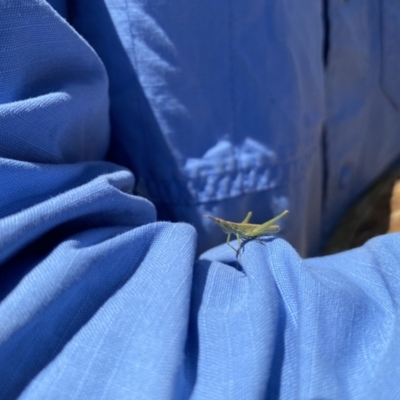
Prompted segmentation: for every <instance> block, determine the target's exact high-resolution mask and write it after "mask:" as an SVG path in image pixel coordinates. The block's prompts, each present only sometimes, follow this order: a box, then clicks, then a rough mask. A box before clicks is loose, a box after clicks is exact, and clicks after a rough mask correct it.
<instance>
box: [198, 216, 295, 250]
mask: <svg viewBox="0 0 400 400" xmlns="http://www.w3.org/2000/svg"><path fill="white" fill-rule="evenodd" d="M288 212H289V211H288V210H285V211H283V212H282V213H281V214H279V215H278V216H276V217H275V218H272V219H270V220H269V221H267V222H264V223H263V224H249V221H250V218H251V216H252V215H253V213H252V212H251V211H249V212H248V214H247V215H246V218H245V219H244V220H243V221H242V222H230V221H225V220H224V219H221V218H216V217H212V216H211V215H205V217H207V218H209V219H211V221H214V222H215V223H216V224H218V225H219V226H220V227H221V229H222V230H223V232H224V233H226V234H227V235H228V237H227V238H226V243H227V244H228V246H229V247H231V248H232V249H233V250H235V252H236V255H238V254H239V252H240V250H241V248H242V244H243V243H242V240H245V241H248V240H253V239H258V238H259V237H260V236H263V235H267V234H269V233H274V232H278V231H279V230H280V228H279V226H278V225H274V224H275V222H276V221H278V220H279V219H281V218H282V217H283V216H285V215H286V214H287V213H288ZM231 235H235V236H236V239H237V242H238V246H239V247H238V248H237V249H235V248H234V247H233V246H231V245H230V243H229V240H230V238H231Z"/></svg>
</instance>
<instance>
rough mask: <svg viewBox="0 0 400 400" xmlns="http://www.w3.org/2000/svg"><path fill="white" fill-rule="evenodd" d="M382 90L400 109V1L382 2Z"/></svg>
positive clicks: (389, 0) (382, 0)
mask: <svg viewBox="0 0 400 400" xmlns="http://www.w3.org/2000/svg"><path fill="white" fill-rule="evenodd" d="M381 23H382V25H381V38H382V39H381V40H382V66H381V85H382V90H383V92H384V93H385V95H386V96H387V97H388V99H389V101H390V102H391V103H392V104H393V106H394V107H395V108H396V109H400V1H399V0H381Z"/></svg>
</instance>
